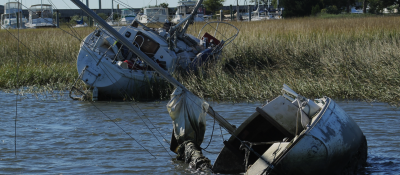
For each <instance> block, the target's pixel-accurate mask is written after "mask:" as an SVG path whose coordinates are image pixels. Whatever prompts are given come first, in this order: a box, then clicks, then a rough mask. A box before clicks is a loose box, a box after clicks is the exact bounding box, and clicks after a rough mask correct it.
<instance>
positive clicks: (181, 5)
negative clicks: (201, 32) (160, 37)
mask: <svg viewBox="0 0 400 175" xmlns="http://www.w3.org/2000/svg"><path fill="white" fill-rule="evenodd" d="M196 2H197V1H192V0H182V1H179V2H178V6H177V7H176V8H177V9H176V13H175V16H174V18H173V19H172V21H171V22H173V23H175V24H177V23H179V22H180V21H182V20H183V19H185V18H186V17H187V16H189V15H190V13H191V12H192V11H193V8H194V7H195V6H196ZM194 22H204V9H203V8H199V9H198V10H197V15H196V16H195V17H194Z"/></svg>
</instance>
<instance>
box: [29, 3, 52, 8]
mask: <svg viewBox="0 0 400 175" xmlns="http://www.w3.org/2000/svg"><path fill="white" fill-rule="evenodd" d="M32 6H51V5H50V4H34V5H31V7H32Z"/></svg>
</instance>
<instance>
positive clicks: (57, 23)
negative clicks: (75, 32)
mask: <svg viewBox="0 0 400 175" xmlns="http://www.w3.org/2000/svg"><path fill="white" fill-rule="evenodd" d="M58 15H59V13H58V10H56V25H57V26H56V27H57V28H60V17H59V16H58Z"/></svg>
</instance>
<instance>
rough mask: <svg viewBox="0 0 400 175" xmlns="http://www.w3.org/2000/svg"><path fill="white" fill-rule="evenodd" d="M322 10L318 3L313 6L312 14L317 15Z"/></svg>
mask: <svg viewBox="0 0 400 175" xmlns="http://www.w3.org/2000/svg"><path fill="white" fill-rule="evenodd" d="M320 12H321V8H319V5H318V4H317V5H316V6H314V7H312V9H311V15H314V16H316V15H317V14H318V13H320Z"/></svg>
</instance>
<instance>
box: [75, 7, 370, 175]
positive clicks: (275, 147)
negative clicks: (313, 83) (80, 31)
mask: <svg viewBox="0 0 400 175" xmlns="http://www.w3.org/2000/svg"><path fill="white" fill-rule="evenodd" d="M71 1H72V2H74V3H75V4H76V5H77V6H78V7H80V8H81V9H83V10H84V11H85V12H86V13H87V14H88V15H89V16H91V17H92V18H94V19H95V20H96V21H98V22H99V25H100V26H102V27H104V29H105V30H107V31H108V32H109V33H110V34H111V35H112V36H113V37H115V38H118V41H120V42H121V43H123V44H124V45H125V46H126V47H128V48H129V50H130V51H132V52H134V53H135V54H137V56H138V57H140V58H141V59H142V60H143V61H144V62H145V63H147V64H148V65H149V66H151V68H153V69H154V70H155V71H156V72H157V73H159V74H160V75H161V76H162V77H163V78H165V79H166V80H168V81H169V82H170V83H171V84H173V85H174V86H175V87H177V90H176V91H175V92H174V94H173V98H172V99H171V101H170V102H171V105H168V106H169V107H171V108H169V109H168V110H169V112H170V113H171V112H172V113H175V112H176V111H181V110H180V109H182V108H181V107H182V105H174V104H178V103H180V102H182V103H186V102H188V103H186V104H188V105H186V106H187V107H183V108H186V109H190V108H197V109H196V111H201V113H207V114H209V115H210V116H211V117H213V118H214V119H215V121H217V122H218V123H219V124H220V126H222V127H223V128H224V129H226V130H227V131H228V132H229V133H230V134H232V137H231V138H230V139H229V140H228V141H225V142H224V144H225V147H224V148H223V149H222V151H221V152H220V154H219V155H218V158H217V160H216V161H215V164H214V166H213V171H214V172H216V173H243V172H246V173H247V174H341V173H343V174H355V172H356V171H357V170H358V168H359V167H362V166H363V165H365V163H366V158H367V142H366V139H365V136H364V135H363V133H362V131H361V129H360V128H359V127H358V125H357V124H356V123H355V121H354V120H353V119H352V118H351V117H349V116H348V115H347V114H346V113H345V111H343V109H341V108H340V107H339V105H337V104H336V103H335V102H334V101H333V100H332V99H330V98H328V97H324V98H320V99H316V100H310V99H307V98H305V97H303V96H301V95H299V94H297V93H296V92H294V91H293V90H292V89H290V88H289V87H288V86H286V85H284V88H283V91H284V94H283V95H282V96H278V97H277V98H276V99H274V100H273V101H271V102H270V103H268V104H267V105H265V106H263V107H262V108H256V112H255V113H254V114H253V115H252V116H250V117H249V118H248V119H247V120H246V121H245V122H244V123H243V124H241V126H240V127H239V128H236V127H235V126H233V125H231V124H230V123H229V122H228V121H227V120H226V119H224V118H223V117H222V116H220V115H219V114H218V113H217V112H216V111H215V110H214V109H213V108H212V107H211V106H209V105H208V104H206V103H204V100H201V99H200V98H198V97H195V95H193V94H192V93H191V92H190V91H189V90H188V89H187V88H186V87H185V86H183V85H182V84H181V83H180V82H179V81H177V80H176V79H175V78H174V77H172V76H171V75H170V74H169V73H168V72H167V71H166V70H165V69H164V68H162V67H161V66H160V65H159V64H158V63H157V62H156V61H154V60H153V59H152V58H150V57H149V56H148V55H147V54H146V52H143V51H141V50H140V48H139V47H138V46H135V45H134V43H132V41H130V40H129V38H130V36H129V34H127V32H128V31H126V32H124V33H122V34H121V33H120V32H118V31H116V30H115V29H114V28H112V27H111V26H109V25H107V23H106V22H105V21H104V20H102V19H101V18H100V17H99V16H98V15H96V14H95V13H94V12H93V11H91V10H90V9H89V8H87V7H86V6H85V5H84V4H83V3H82V2H80V1H79V0H71ZM201 2H202V0H199V3H201ZM199 3H198V4H199ZM187 24H188V23H187ZM185 26H186V25H185ZM183 29H185V27H183ZM172 30H175V29H174V28H172ZM129 32H130V31H129ZM103 33H104V32H103ZM93 35H97V36H101V33H98V32H97V33H94V34H93ZM126 35H128V36H126ZM131 35H132V33H131ZM110 47H112V46H110ZM88 54H89V52H88ZM104 55H105V54H104ZM86 57H89V55H86ZM97 61H99V60H97ZM86 68H87V67H86ZM121 69H122V68H121ZM90 74H93V75H94V76H96V75H97V74H96V72H95V73H93V72H91V73H90ZM89 76H90V75H89ZM99 76H100V75H99ZM187 98H189V99H188V100H186V99H187ZM175 102H176V103H175ZM192 104H195V105H192ZM196 104H197V105H196ZM179 106H180V107H179ZM193 112H194V113H196V114H195V115H191V114H185V113H182V112H180V113H179V114H173V115H171V114H170V115H171V118H172V119H174V117H173V116H178V115H179V116H182V117H179V119H182V120H179V121H177V122H179V123H182V126H185V127H191V128H192V129H196V128H195V127H193V126H192V123H196V121H191V120H190V117H196V115H197V114H199V112H195V111H193ZM201 116H204V115H203V114H201ZM202 123H204V124H205V122H201V121H200V122H198V123H196V124H200V125H198V126H197V127H200V128H204V126H202ZM175 126H179V125H174V130H175V129H179V132H181V131H183V130H186V129H183V128H182V130H181V129H180V128H175ZM200 130H203V129H200ZM175 134H177V133H175ZM203 134H204V133H203ZM193 136H194V138H197V137H201V135H197V134H196V135H193ZM175 139H180V138H175ZM182 139H183V140H182V141H184V140H185V138H182ZM195 140H197V141H198V142H201V140H202V139H201V138H198V139H195ZM177 141H178V144H179V145H177V146H178V147H175V146H174V147H173V144H172V143H173V141H172V140H171V148H178V150H177V152H178V153H182V152H183V155H182V154H181V158H183V159H185V161H186V162H188V161H190V164H191V165H194V166H195V167H198V166H197V165H198V163H199V161H200V162H203V163H201V164H202V165H205V166H203V167H208V166H207V164H208V163H209V161H208V160H207V159H203V156H194V159H193V154H192V153H195V154H198V155H200V154H201V150H195V149H196V148H195V147H198V145H197V146H196V145H193V144H196V143H195V142H191V141H190V140H186V141H185V142H183V143H179V140H177ZM187 141H189V143H188V142H187ZM197 141H196V142H197ZM186 143H187V144H186ZM182 145H183V146H182ZM182 148H183V149H182ZM171 150H176V149H171ZM178 155H179V154H178ZM189 159H190V160H189ZM193 160H194V161H193ZM197 160H199V161H197Z"/></svg>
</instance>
